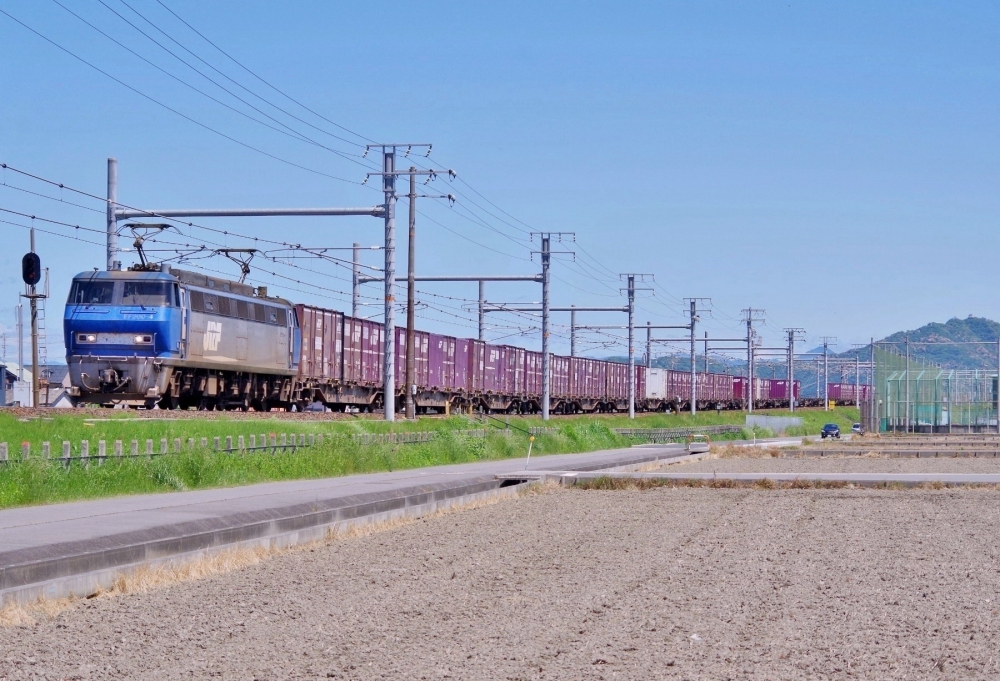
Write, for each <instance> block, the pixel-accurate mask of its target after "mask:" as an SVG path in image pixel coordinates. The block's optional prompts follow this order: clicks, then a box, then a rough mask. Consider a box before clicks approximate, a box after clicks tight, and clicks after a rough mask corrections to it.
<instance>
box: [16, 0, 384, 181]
mask: <svg viewBox="0 0 1000 681" xmlns="http://www.w3.org/2000/svg"><path fill="white" fill-rule="evenodd" d="M0 14H3V15H4V16H6V17H7V18H8V19H10V20H11V21H13V22H15V23H17V24H18V25H20V26H22V27H23V28H25V29H27V30H28V31H30V32H31V33H34V34H35V35H36V36H38V37H39V38H41V39H42V40H44V41H45V42H47V43H49V44H50V45H52V46H53V47H55V48H57V49H59V50H61V51H62V52H65V53H66V54H68V55H69V56H71V57H73V58H74V59H76V60H77V61H79V62H80V63H82V64H84V65H85V66H87V67H89V68H91V69H93V70H94V71H97V72H98V73H100V74H101V75H103V76H105V77H107V78H109V79H111V80H113V81H114V82H116V83H118V84H119V85H121V86H122V87H124V88H126V89H127V90H129V91H131V92H133V93H135V94H137V95H139V96H140V97H142V98H143V99H146V100H148V101H150V102H152V103H153V104H156V105H157V106H160V107H162V108H164V109H166V110H167V111H169V112H171V113H173V114H175V115H177V116H180V117H181V118H183V119H184V120H186V121H188V122H190V123H192V124H194V125H196V126H198V127H199V128H202V129H204V130H207V131H208V132H211V133H213V134H215V135H218V136H219V137H222V138H224V139H227V140H229V141H230V142H233V143H235V144H238V145H239V146H241V147H244V148H246V149H249V150H250V151H253V152H256V153H258V154H261V155H263V156H266V157H268V158H271V159H273V160H275V161H278V162H280V163H283V164H285V165H288V166H291V167H294V168H298V169H300V170H304V171H306V172H309V173H313V174H315V175H319V176H322V177H326V178H328V179H331V180H337V181H338V182H346V183H347V184H353V185H358V186H362V183H361V182H357V181H355V180H348V179H345V178H343V177H338V176H336V175H331V174H330V173H325V172H323V171H321V170H317V169H315V168H310V167H309V166H305V165H302V164H301V163H296V162H295V161H290V160H288V159H286V158H283V157H281V156H278V155H277V154H272V153H270V152H268V151H265V150H263V149H260V148H259V147H255V146H254V145H252V144H249V143H247V142H244V141H242V140H240V139H237V138H236V137H233V136H232V135H229V134H226V133H224V132H222V131H221V130H218V129H216V128H213V127H212V126H210V125H208V124H206V123H202V122H201V121H199V120H197V119H195V118H192V117H191V116H188V115H187V114H185V113H183V112H181V111H179V110H178V109H175V108H173V107H172V106H170V105H168V104H166V103H164V102H162V101H160V100H158V99H156V98H155V97H153V96H151V95H148V94H146V93H145V92H143V91H142V90H139V89H138V88H136V87H133V86H132V85H129V84H128V83H126V82H125V81H123V80H121V79H119V78H117V77H115V76H113V75H112V74H111V73H109V72H108V71H105V70H104V69H102V68H101V67H99V66H97V65H96V64H94V63H92V62H90V61H87V60H86V59H84V58H83V57H81V56H80V55H78V54H76V53H75V52H73V51H72V50H70V49H68V48H66V47H63V46H62V45H60V44H59V43H57V42H56V41H54V40H52V39H51V38H49V37H48V36H46V35H44V34H43V33H41V32H40V31H37V30H35V29H34V28H32V27H31V26H29V25H28V24H26V23H24V22H23V21H21V20H20V19H18V18H17V17H15V16H14V15H12V14H10V13H9V12H7V11H6V10H5V9H3V8H0ZM373 189H374V188H373Z"/></svg>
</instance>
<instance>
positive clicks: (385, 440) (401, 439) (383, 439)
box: [351, 428, 503, 445]
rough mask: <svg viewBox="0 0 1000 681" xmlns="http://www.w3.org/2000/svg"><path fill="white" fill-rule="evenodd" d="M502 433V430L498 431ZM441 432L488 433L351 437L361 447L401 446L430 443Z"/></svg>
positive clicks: (477, 433) (479, 432)
mask: <svg viewBox="0 0 1000 681" xmlns="http://www.w3.org/2000/svg"><path fill="white" fill-rule="evenodd" d="M500 431H501V432H503V429H500ZM442 432H444V433H448V434H450V435H460V436H465V437H486V436H487V434H489V433H490V432H496V431H495V430H494V431H490V430H488V429H486V428H478V429H476V430H447V431H437V430H421V431H413V432H409V433H405V432H404V433H357V434H355V435H352V436H351V437H352V439H353V440H354V441H355V442H357V443H358V444H362V445H402V444H412V443H415V442H430V441H431V440H433V439H435V438H436V437H438V436H439V435H440V434H441V433H442Z"/></svg>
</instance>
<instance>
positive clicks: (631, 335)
mask: <svg viewBox="0 0 1000 681" xmlns="http://www.w3.org/2000/svg"><path fill="white" fill-rule="evenodd" d="M619 276H620V277H624V278H625V281H626V283H627V288H626V293H627V294H628V417H629V418H630V419H634V418H635V292H636V291H649V290H650V288H649V287H644V288H641V289H637V288H636V287H635V278H636V277H639V281H641V282H645V281H646V277H649V278H650V279H652V277H653V275H651V274H639V273H637V272H628V273H625V274H621V275H619ZM646 326H647V327H648V326H649V322H646Z"/></svg>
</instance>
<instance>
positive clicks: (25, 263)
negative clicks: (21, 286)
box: [21, 253, 42, 286]
mask: <svg viewBox="0 0 1000 681" xmlns="http://www.w3.org/2000/svg"><path fill="white" fill-rule="evenodd" d="M21 278H22V279H24V283H25V284H27V285H28V286H34V285H35V284H37V283H38V282H40V281H41V280H42V260H41V258H39V257H38V254H37V253H25V254H24V257H23V258H21Z"/></svg>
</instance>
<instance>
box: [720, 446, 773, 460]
mask: <svg viewBox="0 0 1000 681" xmlns="http://www.w3.org/2000/svg"><path fill="white" fill-rule="evenodd" d="M787 453H789V452H786V451H783V450H781V449H779V448H777V447H740V446H738V445H725V446H722V447H714V446H713V447H712V456H711V458H713V459H780V458H783V457H785V455H786V454H787Z"/></svg>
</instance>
